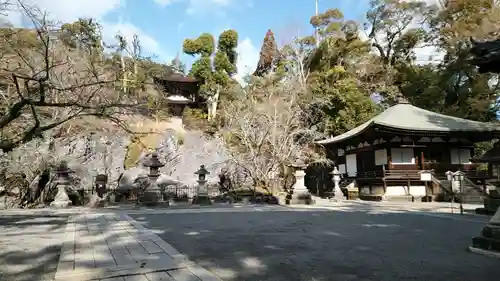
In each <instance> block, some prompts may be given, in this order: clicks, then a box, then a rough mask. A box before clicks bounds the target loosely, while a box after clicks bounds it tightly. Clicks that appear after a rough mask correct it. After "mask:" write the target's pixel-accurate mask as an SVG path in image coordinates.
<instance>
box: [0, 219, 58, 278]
mask: <svg viewBox="0 0 500 281" xmlns="http://www.w3.org/2000/svg"><path fill="white" fill-rule="evenodd" d="M6 213H7V214H6ZM0 214H1V215H0V280H2V281H4V280H5V281H42V280H43V281H49V280H51V281H52V280H53V278H54V275H55V272H56V269H57V261H58V257H59V253H60V249H61V246H60V244H61V239H63V238H64V230H65V225H66V220H67V216H64V215H62V216H61V215H55V214H51V215H48V214H47V215H45V216H43V217H40V216H35V215H33V214H31V213H29V212H26V211H25V212H24V213H18V214H8V212H7V211H5V210H2V212H1V213H0Z"/></svg>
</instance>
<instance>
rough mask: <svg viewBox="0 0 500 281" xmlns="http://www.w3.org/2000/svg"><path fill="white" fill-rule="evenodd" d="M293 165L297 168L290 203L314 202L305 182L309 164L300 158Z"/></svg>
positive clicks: (309, 203) (308, 203) (307, 203)
mask: <svg viewBox="0 0 500 281" xmlns="http://www.w3.org/2000/svg"><path fill="white" fill-rule="evenodd" d="M292 167H293V168H294V170H295V174H294V175H295V183H294V184H293V186H292V194H291V198H290V201H289V202H290V204H305V205H312V204H314V200H313V199H312V197H311V193H310V192H309V190H308V189H307V187H306V185H305V182H304V179H305V176H306V172H305V169H306V168H307V165H306V164H305V163H304V162H303V161H302V160H298V161H297V162H296V163H295V164H293V165H292Z"/></svg>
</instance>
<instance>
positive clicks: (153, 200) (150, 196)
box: [139, 189, 168, 206]
mask: <svg viewBox="0 0 500 281" xmlns="http://www.w3.org/2000/svg"><path fill="white" fill-rule="evenodd" d="M160 196H161V194H160V193H159V192H158V191H157V190H148V189H146V190H144V192H143V193H142V194H141V196H140V197H139V204H140V205H144V206H158V204H159V203H162V204H165V203H167V204H168V201H166V202H160V201H162V200H160Z"/></svg>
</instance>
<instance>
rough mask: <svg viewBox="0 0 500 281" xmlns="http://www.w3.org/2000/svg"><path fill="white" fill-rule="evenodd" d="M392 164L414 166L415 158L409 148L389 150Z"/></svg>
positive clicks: (411, 149)
mask: <svg viewBox="0 0 500 281" xmlns="http://www.w3.org/2000/svg"><path fill="white" fill-rule="evenodd" d="M391 156H392V164H394V165H397V164H415V156H414V152H413V148H411V147H393V148H391Z"/></svg>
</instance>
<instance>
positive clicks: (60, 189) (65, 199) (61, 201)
mask: <svg viewBox="0 0 500 281" xmlns="http://www.w3.org/2000/svg"><path fill="white" fill-rule="evenodd" d="M55 172H56V180H55V182H54V183H55V185H56V187H57V194H56V196H55V197H54V201H52V202H51V203H50V206H51V207H54V208H66V207H68V206H69V205H71V204H72V203H71V200H70V199H69V196H68V193H67V192H66V188H67V187H68V186H69V185H70V183H71V180H70V178H69V174H70V173H72V172H73V171H72V170H71V169H70V168H69V167H68V163H67V162H66V161H61V163H60V164H59V166H58V167H57V168H56V171H55Z"/></svg>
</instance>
